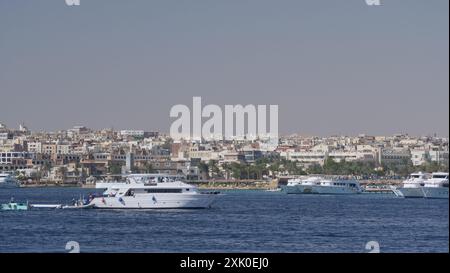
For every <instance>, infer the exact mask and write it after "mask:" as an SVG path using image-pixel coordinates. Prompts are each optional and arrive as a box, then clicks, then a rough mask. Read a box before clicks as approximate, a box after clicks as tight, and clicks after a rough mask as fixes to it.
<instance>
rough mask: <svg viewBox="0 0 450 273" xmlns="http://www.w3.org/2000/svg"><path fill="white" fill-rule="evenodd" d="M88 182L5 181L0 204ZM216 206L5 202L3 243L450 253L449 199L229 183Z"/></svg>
mask: <svg viewBox="0 0 450 273" xmlns="http://www.w3.org/2000/svg"><path fill="white" fill-rule="evenodd" d="M90 193H100V192H98V191H97V190H95V189H82V188H62V187H54V188H52V187H46V188H15V189H0V203H8V202H9V200H10V198H11V197H14V199H15V200H16V201H18V202H19V201H20V202H26V201H28V202H29V203H31V204H68V203H70V202H71V200H72V199H73V198H75V199H77V198H79V197H80V196H88V195H89V194H90ZM221 193H222V195H220V196H218V198H217V200H216V201H215V203H214V204H213V206H212V208H210V209H196V210H173V209H172V210H99V209H88V210H63V209H30V210H28V211H0V252H2V253H5V252H7V253H9V252H31V253H42V252H44V253H47V252H50V253H54V252H57V253H64V252H69V251H80V252H89V253H90V252H94V253H115V252H119V253H130V252H131V253H135V252H138V253H141V252H143V253H153V252H163V253H180V252H183V253H185V252H188V253H196V252H202V253H203V252H207V253H216V252H234V253H248V252H257V253H261V252H270V253H305V252H306V253H310V252H312V253H363V252H369V251H379V252H389V253H393V252H395V253H397V252H408V253H411V252H412V253H419V252H420V253H423V252H449V214H448V211H449V204H448V199H446V200H437V199H403V198H397V197H396V196H395V195H393V194H369V193H366V194H359V195H347V196H344V195H340V196H332V195H328V196H327V195H288V194H285V193H284V192H269V191H263V190H225V191H221Z"/></svg>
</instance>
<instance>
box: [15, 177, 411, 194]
mask: <svg viewBox="0 0 450 273" xmlns="http://www.w3.org/2000/svg"><path fill="white" fill-rule="evenodd" d="M359 182H360V185H361V186H362V187H367V186H371V187H370V188H368V189H367V190H364V192H365V193H392V191H391V190H390V186H398V185H400V184H401V183H402V181H401V180H361V181H359ZM188 183H189V184H193V185H196V186H197V187H198V188H199V189H200V190H275V189H278V188H280V186H282V185H284V183H280V182H279V181H278V180H277V179H274V180H272V181H261V180H239V181H236V180H228V181H225V180H209V181H189V182H188ZM19 187H20V188H82V189H95V184H73V183H71V184H57V183H42V184H41V183H33V184H21V185H20V186H19Z"/></svg>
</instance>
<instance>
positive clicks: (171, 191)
mask: <svg viewBox="0 0 450 273" xmlns="http://www.w3.org/2000/svg"><path fill="white" fill-rule="evenodd" d="M145 191H146V192H147V193H181V189H147V190H145Z"/></svg>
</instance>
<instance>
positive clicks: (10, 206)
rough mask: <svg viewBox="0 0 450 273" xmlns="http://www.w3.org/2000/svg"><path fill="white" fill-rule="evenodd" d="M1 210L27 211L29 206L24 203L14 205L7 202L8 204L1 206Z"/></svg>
mask: <svg viewBox="0 0 450 273" xmlns="http://www.w3.org/2000/svg"><path fill="white" fill-rule="evenodd" d="M1 208H2V210H28V209H29V208H30V206H29V205H28V202H26V203H16V202H9V203H8V204H2V207H1Z"/></svg>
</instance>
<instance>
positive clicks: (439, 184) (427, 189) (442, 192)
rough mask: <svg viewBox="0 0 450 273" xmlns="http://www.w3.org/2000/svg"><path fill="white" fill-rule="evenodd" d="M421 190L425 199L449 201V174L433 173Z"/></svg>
mask: <svg viewBox="0 0 450 273" xmlns="http://www.w3.org/2000/svg"><path fill="white" fill-rule="evenodd" d="M421 190H422V192H423V197H425V198H441V199H448V173H444V172H436V173H433V174H432V176H431V178H430V179H428V180H426V181H425V185H424V186H423V187H422V188H421Z"/></svg>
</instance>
